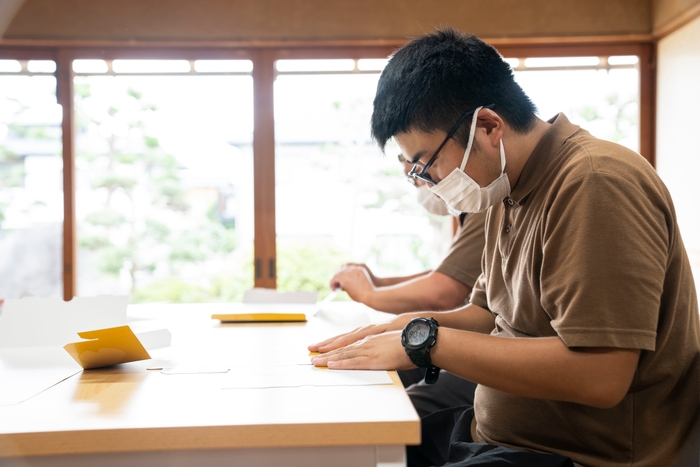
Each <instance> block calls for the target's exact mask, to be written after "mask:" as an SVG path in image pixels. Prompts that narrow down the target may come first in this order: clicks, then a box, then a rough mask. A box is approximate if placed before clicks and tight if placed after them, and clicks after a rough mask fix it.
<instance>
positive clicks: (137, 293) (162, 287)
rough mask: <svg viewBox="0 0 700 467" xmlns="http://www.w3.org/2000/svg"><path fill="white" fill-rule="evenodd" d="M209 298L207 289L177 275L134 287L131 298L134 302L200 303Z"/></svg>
mask: <svg viewBox="0 0 700 467" xmlns="http://www.w3.org/2000/svg"><path fill="white" fill-rule="evenodd" d="M208 298H209V291H208V290H207V289H206V288H205V287H202V286H199V285H195V284H190V283H188V282H185V281H183V280H182V279H180V278H178V277H168V278H167V279H162V280H157V281H154V282H151V283H150V284H148V285H146V286H144V287H140V288H137V289H134V290H133V292H132V295H131V300H132V302H134V303H148V302H170V303H200V302H205V301H207V299H208Z"/></svg>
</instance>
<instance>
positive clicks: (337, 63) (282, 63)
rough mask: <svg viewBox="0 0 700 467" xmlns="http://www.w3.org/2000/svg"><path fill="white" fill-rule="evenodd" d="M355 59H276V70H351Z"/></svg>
mask: <svg viewBox="0 0 700 467" xmlns="http://www.w3.org/2000/svg"><path fill="white" fill-rule="evenodd" d="M354 69H355V60H350V59H341V60H277V71H280V72H311V71H352V70H354Z"/></svg>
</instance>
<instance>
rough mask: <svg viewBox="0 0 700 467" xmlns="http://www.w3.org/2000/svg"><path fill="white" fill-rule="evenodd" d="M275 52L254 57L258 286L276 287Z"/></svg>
mask: <svg viewBox="0 0 700 467" xmlns="http://www.w3.org/2000/svg"><path fill="white" fill-rule="evenodd" d="M274 84H275V56H274V51H270V50H261V51H258V52H257V53H255V55H254V57H253V101H254V104H253V105H254V113H255V116H254V122H255V123H254V125H255V126H254V130H253V180H254V195H253V196H254V206H255V207H254V210H255V240H254V257H255V264H254V271H255V287H265V288H270V289H274V288H276V287H277V249H276V243H277V233H276V227H275V109H274V94H273V91H274Z"/></svg>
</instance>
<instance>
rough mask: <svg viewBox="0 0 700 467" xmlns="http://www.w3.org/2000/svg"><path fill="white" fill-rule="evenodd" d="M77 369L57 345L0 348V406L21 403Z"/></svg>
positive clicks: (67, 376)
mask: <svg viewBox="0 0 700 467" xmlns="http://www.w3.org/2000/svg"><path fill="white" fill-rule="evenodd" d="M80 371H82V369H81V368H80V366H78V364H76V363H75V362H74V361H73V359H72V358H71V357H70V355H68V354H67V353H66V351H65V350H63V349H62V348H61V347H29V348H15V349H0V406H2V405H12V404H18V403H20V402H24V401H25V400H27V399H30V398H32V397H34V396H35V395H37V394H39V393H41V392H43V391H45V390H46V389H48V388H50V387H52V386H54V385H56V384H58V383H60V382H61V381H64V380H65V379H67V378H70V377H71V376H73V375H75V374H76V373H79V372H80Z"/></svg>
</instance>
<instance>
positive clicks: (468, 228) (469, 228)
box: [330, 155, 486, 314]
mask: <svg viewBox="0 0 700 467" xmlns="http://www.w3.org/2000/svg"><path fill="white" fill-rule="evenodd" d="M399 161H400V162H401V163H402V164H403V165H404V169H405V172H406V173H408V171H409V170H410V169H411V168H412V167H413V164H409V163H407V161H406V159H404V158H403V156H402V155H400V156H399ZM411 180H414V181H415V186H416V190H418V191H417V195H418V201H419V203H421V205H423V207H425V208H426V210H428V211H429V212H431V213H433V214H438V215H445V214H448V212H447V209H446V208H445V205H444V202H443V201H442V200H441V199H440V198H439V197H438V196H437V195H434V194H433V193H431V192H430V191H427V192H425V190H427V186H426V183H425V182H424V181H422V180H418V179H414V178H413V177H411ZM438 208H442V210H438ZM485 218H486V216H485V213H475V214H471V215H468V216H466V215H461V216H459V224H460V226H459V230H458V231H457V234H456V235H455V237H454V240H453V242H452V246H451V247H450V249H449V251H448V252H447V255H446V256H445V258H444V259H443V260H442V262H441V263H440V265H439V266H438V267H437V268H435V269H434V270H430V271H424V272H421V273H418V274H414V275H410V276H399V277H377V276H375V275H374V274H373V273H372V271H371V269H370V268H369V267H368V266H367V265H365V264H356V263H350V264H346V265H344V266H343V267H342V268H341V269H340V271H338V272H337V273H336V274H335V275H334V276H333V278H332V279H331V284H330V286H331V289H332V290H335V289H337V288H339V287H340V288H342V289H343V290H344V291H345V292H347V293H348V295H349V296H350V298H352V299H353V300H355V301H357V302H360V303H364V304H365V305H367V306H369V307H371V308H374V309H375V310H380V311H385V312H388V313H395V314H400V313H405V312H407V311H418V310H451V309H454V308H457V307H459V306H462V305H464V304H465V302H466V301H467V299H468V298H469V294H470V293H471V291H472V287H473V285H474V282H476V279H477V277H479V274H480V273H481V254H482V252H483V251H484V240H485V239H484V221H485Z"/></svg>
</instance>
